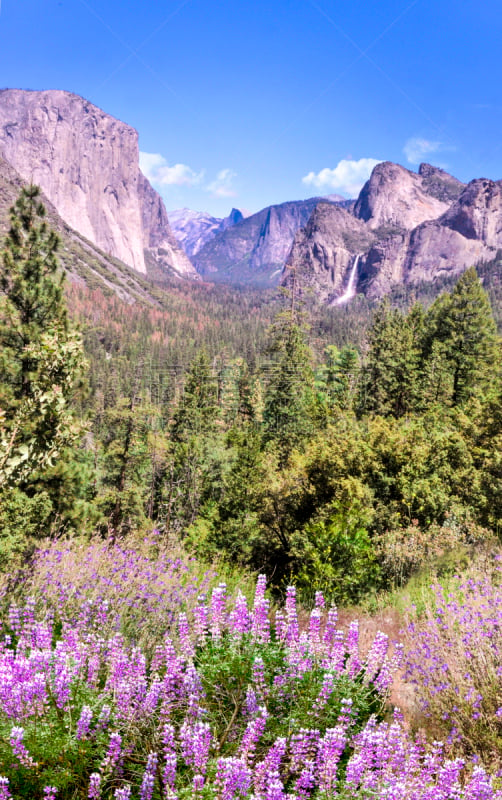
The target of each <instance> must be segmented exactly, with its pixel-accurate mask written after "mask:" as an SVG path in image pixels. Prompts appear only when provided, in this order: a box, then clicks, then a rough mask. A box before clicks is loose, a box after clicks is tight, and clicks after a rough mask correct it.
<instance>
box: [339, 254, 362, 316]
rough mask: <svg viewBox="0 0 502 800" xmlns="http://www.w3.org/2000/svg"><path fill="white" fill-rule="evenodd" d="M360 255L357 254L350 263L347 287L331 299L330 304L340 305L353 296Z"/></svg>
mask: <svg viewBox="0 0 502 800" xmlns="http://www.w3.org/2000/svg"><path fill="white" fill-rule="evenodd" d="M360 258H361V255H360V254H359V255H357V256H356V257H355V259H354V263H353V265H352V269H351V270H350V275H349V282H348V284H347V288H346V289H345V291H344V293H343V294H342V295H340V297H337V298H336V299H335V300H333V303H332V305H334V306H340V305H342V303H346V302H347V301H348V300H351V299H352V298H353V297H355V294H356V278H357V265H358V264H359V259H360Z"/></svg>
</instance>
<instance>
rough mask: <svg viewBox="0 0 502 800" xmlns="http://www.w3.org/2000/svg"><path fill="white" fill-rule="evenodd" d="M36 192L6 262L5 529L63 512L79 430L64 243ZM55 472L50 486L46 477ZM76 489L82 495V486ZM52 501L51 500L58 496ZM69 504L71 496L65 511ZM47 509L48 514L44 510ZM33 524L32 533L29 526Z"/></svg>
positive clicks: (2, 317) (1, 330) (1, 470)
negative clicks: (22, 516)
mask: <svg viewBox="0 0 502 800" xmlns="http://www.w3.org/2000/svg"><path fill="white" fill-rule="evenodd" d="M44 216H45V209H44V207H43V205H42V203H41V202H40V192H39V189H38V188H37V187H34V186H30V187H27V188H24V189H23V190H22V191H21V194H20V196H19V198H18V200H17V201H16V204H15V205H14V206H13V208H11V210H10V221H11V227H10V230H9V233H8V236H7V238H6V240H5V246H4V250H3V252H2V254H1V261H0V493H1V494H2V498H1V502H0V506H1V514H2V516H1V517H0V523H1V525H2V526H3V528H4V531H9V530H13V528H14V527H15V525H16V521H17V523H18V522H19V513H20V511H21V509H22V508H23V505H24V508H25V510H26V514H27V515H29V509H30V508H31V509H34V514H36V515H37V516H38V519H34V520H33V525H31V523H30V522H29V520H28V519H27V518H26V524H27V529H28V530H31V529H33V531H34V530H35V529H40V528H41V526H42V525H43V523H44V521H48V519H49V517H50V515H51V514H52V515H53V516H54V515H55V514H57V513H58V511H59V509H58V507H57V499H55V498H57V495H58V491H59V486H60V485H61V481H63V482H64V480H65V477H64V469H62V467H61V463H62V462H63V461H64V460H65V459H66V458H67V457H68V455H69V453H70V450H71V448H72V446H73V445H74V444H75V442H76V440H77V437H78V434H79V428H78V426H77V425H76V423H75V419H74V417H73V415H72V412H71V402H72V399H73V397H74V394H75V392H76V390H77V388H78V387H79V386H80V375H81V371H82V368H83V364H84V362H83V355H82V347H81V343H80V338H79V336H78V335H77V334H76V333H74V332H73V331H71V329H70V326H69V324H68V320H67V314H66V305H65V298H64V276H63V274H62V273H61V272H60V270H59V265H58V261H57V257H56V251H57V248H58V237H57V235H56V234H55V233H54V232H53V231H52V230H50V229H49V227H48V226H47V223H46V222H45V220H44ZM56 463H58V464H59V465H60V468H59V475H58V477H56V473H55V472H54V471H53V473H52V475H51V479H50V481H49V483H48V484H47V485H44V477H45V474H46V473H48V472H50V471H51V470H53V469H54V466H55V465H56ZM70 482H71V483H73V487H74V489H75V491H77V492H78V491H79V490H78V488H77V486H76V484H75V481H74V480H73V479H72V481H70ZM51 495H52V497H51ZM69 504H70V498H68V497H65V505H66V508H68V507H69ZM41 509H43V512H42V511H41ZM30 525H31V527H30Z"/></svg>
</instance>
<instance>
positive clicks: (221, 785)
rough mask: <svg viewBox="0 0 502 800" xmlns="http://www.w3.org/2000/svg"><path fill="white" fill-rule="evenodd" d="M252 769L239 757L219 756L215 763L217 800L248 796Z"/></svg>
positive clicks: (231, 799) (233, 799)
mask: <svg viewBox="0 0 502 800" xmlns="http://www.w3.org/2000/svg"><path fill="white" fill-rule="evenodd" d="M252 777H253V774H252V771H251V770H250V768H249V767H248V766H247V765H246V764H245V763H244V762H243V761H241V759H239V758H219V759H218V761H217V765H216V778H215V787H216V792H217V794H216V797H217V800H237V798H239V797H241V798H245V797H248V793H249V789H250V787H251V781H252Z"/></svg>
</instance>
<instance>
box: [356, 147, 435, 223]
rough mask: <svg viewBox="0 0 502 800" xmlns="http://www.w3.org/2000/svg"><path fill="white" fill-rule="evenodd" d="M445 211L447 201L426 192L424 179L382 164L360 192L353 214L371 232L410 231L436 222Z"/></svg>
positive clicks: (398, 168)
mask: <svg viewBox="0 0 502 800" xmlns="http://www.w3.org/2000/svg"><path fill="white" fill-rule="evenodd" d="M447 208H448V203H447V202H444V201H442V200H440V199H438V198H437V197H435V196H434V195H433V194H430V193H429V192H428V191H427V187H426V186H424V179H423V176H421V175H417V174H416V173H415V172H411V171H410V170H408V169H406V168H405V167H401V166H400V165H399V164H393V163H392V162H391V161H382V162H381V163H380V164H377V165H376V167H375V168H374V170H373V172H372V173H371V176H370V178H369V180H368V181H367V182H366V183H365V185H364V186H363V188H362V189H361V192H360V194H359V197H358V199H357V202H356V204H355V207H354V214H355V216H356V217H357V218H358V219H361V220H363V221H364V222H367V223H368V225H369V226H370V228H373V229H377V228H380V227H382V226H387V227H388V226H392V227H396V228H400V229H404V230H407V229H408V230H409V229H411V228H414V227H415V226H416V225H420V224H421V223H422V222H425V221H426V220H429V219H436V218H437V217H439V216H440V215H441V214H443V213H444V212H445V211H446V210H447Z"/></svg>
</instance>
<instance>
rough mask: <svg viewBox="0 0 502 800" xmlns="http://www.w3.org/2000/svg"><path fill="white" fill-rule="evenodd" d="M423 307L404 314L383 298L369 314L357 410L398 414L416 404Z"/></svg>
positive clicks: (384, 414) (412, 408) (413, 407)
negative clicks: (368, 330)
mask: <svg viewBox="0 0 502 800" xmlns="http://www.w3.org/2000/svg"><path fill="white" fill-rule="evenodd" d="M422 336H423V310H422V307H421V306H419V305H416V306H414V307H413V308H412V309H411V310H410V312H409V313H408V314H405V313H403V312H402V311H399V310H398V309H393V308H391V306H390V302H389V301H388V300H387V299H386V300H384V301H383V302H382V303H381V304H380V306H379V307H378V309H377V311H376V312H375V315H374V318H373V325H372V327H371V330H370V333H369V351H368V355H367V359H366V365H365V370H364V378H363V380H362V382H361V391H360V398H359V405H360V407H361V410H362V411H363V412H364V411H372V412H373V413H375V414H380V415H382V416H389V415H390V416H394V417H402V416H403V415H405V414H408V413H410V411H413V410H414V409H415V408H416V405H417V401H418V396H419V383H420V355H421V346H422Z"/></svg>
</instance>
